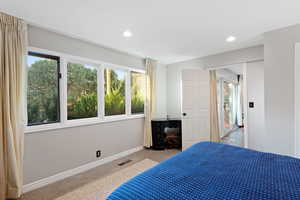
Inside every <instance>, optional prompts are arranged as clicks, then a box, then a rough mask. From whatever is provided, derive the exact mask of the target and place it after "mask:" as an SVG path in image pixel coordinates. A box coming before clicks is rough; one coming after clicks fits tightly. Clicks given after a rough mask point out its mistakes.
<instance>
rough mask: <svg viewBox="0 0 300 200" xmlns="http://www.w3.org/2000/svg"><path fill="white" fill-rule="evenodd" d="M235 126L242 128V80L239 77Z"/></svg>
mask: <svg viewBox="0 0 300 200" xmlns="http://www.w3.org/2000/svg"><path fill="white" fill-rule="evenodd" d="M237 125H238V126H243V125H244V122H243V78H242V77H240V79H239V83H238V86H237Z"/></svg>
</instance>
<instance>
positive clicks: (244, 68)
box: [243, 63, 249, 148]
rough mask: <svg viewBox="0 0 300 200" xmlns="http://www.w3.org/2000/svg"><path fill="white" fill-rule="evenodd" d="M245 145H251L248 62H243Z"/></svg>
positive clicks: (246, 146)
mask: <svg viewBox="0 0 300 200" xmlns="http://www.w3.org/2000/svg"><path fill="white" fill-rule="evenodd" d="M243 101H244V102H243V106H244V147H245V148H248V147H249V143H248V141H249V135H248V133H249V132H248V86H247V63H244V64H243Z"/></svg>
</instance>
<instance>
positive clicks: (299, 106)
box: [294, 43, 300, 158]
mask: <svg viewBox="0 0 300 200" xmlns="http://www.w3.org/2000/svg"><path fill="white" fill-rule="evenodd" d="M294 59H295V66H294V69H295V75H294V77H295V89H294V92H295V97H294V99H295V105H294V106H295V113H294V115H295V116H294V117H295V125H294V126H295V132H294V139H295V143H294V145H295V147H294V156H295V157H297V158H300V124H299V123H300V102H299V101H300V92H299V90H300V79H299V77H300V68H299V66H300V43H296V44H295V58H294Z"/></svg>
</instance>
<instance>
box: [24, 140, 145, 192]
mask: <svg viewBox="0 0 300 200" xmlns="http://www.w3.org/2000/svg"><path fill="white" fill-rule="evenodd" d="M142 149H143V146H139V147H136V148H133V149H129V150H127V151H123V152H120V153H118V154H115V155H112V156H109V157H106V158H103V159H101V160H97V161H94V162H90V163H87V164H85V165H82V166H79V167H76V168H74V169H69V170H67V171H64V172H61V173H58V174H55V175H53V176H49V177H47V178H43V179H40V180H38V181H35V182H32V183H29V184H26V185H24V186H23V192H24V193H26V192H30V191H32V190H35V189H38V188H41V187H44V186H46V185H49V184H51V183H54V182H57V181H60V180H63V179H65V178H68V177H70V176H74V175H76V174H79V173H82V172H85V171H87V170H90V169H93V168H95V167H97V166H100V165H103V164H105V163H108V162H111V161H114V160H116V159H119V158H122V157H124V156H127V155H129V154H132V153H135V152H137V151H140V150H142Z"/></svg>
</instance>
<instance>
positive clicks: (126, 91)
mask: <svg viewBox="0 0 300 200" xmlns="http://www.w3.org/2000/svg"><path fill="white" fill-rule="evenodd" d="M102 67H103V72H102V73H103V90H102V93H103V105H102V106H103V119H104V120H111V119H118V118H122V117H126V116H128V115H129V113H128V112H127V109H128V104H129V103H130V102H128V97H127V95H128V83H127V79H128V73H129V70H126V69H122V68H121V67H118V66H114V65H103V66H102ZM105 69H110V70H123V71H124V72H125V113H124V114H120V115H107V116H106V115H105V82H104V80H105V78H104V71H105Z"/></svg>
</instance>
